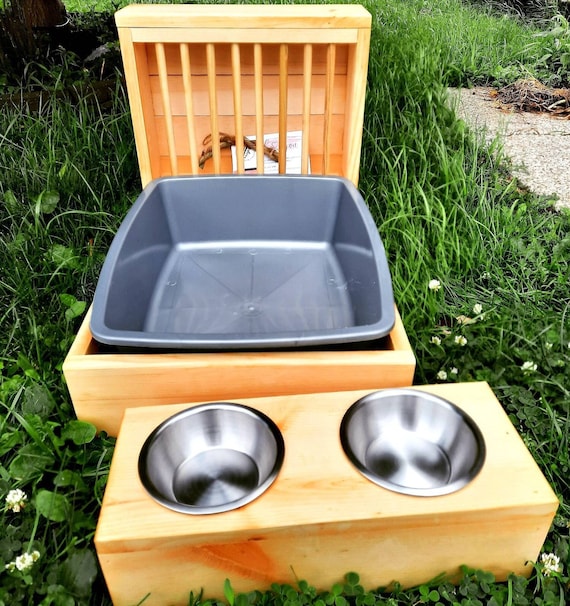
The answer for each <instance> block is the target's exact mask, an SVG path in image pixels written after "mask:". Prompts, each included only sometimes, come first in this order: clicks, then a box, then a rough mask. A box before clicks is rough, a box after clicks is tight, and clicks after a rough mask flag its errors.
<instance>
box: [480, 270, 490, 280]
mask: <svg viewBox="0 0 570 606" xmlns="http://www.w3.org/2000/svg"><path fill="white" fill-rule="evenodd" d="M481 278H483V280H490V279H491V274H490V273H489V272H488V271H484V272H483V273H482V274H481Z"/></svg>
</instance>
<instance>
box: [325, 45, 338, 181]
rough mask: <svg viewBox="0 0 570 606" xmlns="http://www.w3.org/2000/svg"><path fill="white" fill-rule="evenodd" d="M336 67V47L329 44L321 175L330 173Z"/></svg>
mask: <svg viewBox="0 0 570 606" xmlns="http://www.w3.org/2000/svg"><path fill="white" fill-rule="evenodd" d="M335 66H336V45H335V44H329V45H328V49H327V74H326V92H325V116H324V120H325V124H324V134H323V174H324V175H326V174H328V173H329V171H330V155H331V132H332V115H333V96H334V70H335Z"/></svg>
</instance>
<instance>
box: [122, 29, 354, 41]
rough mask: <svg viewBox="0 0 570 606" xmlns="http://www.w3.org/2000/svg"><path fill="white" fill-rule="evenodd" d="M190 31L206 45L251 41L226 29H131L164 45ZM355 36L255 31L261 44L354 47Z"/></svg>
mask: <svg viewBox="0 0 570 606" xmlns="http://www.w3.org/2000/svg"><path fill="white" fill-rule="evenodd" d="M189 31H191V36H192V41H193V42H200V43H205V44H209V43H212V44H220V43H226V44H227V43H230V44H234V43H236V44H247V43H248V42H251V30H250V29H249V28H245V29H244V30H241V31H240V30H228V29H227V28H223V27H221V28H212V29H198V28H189V29H185V28H172V29H167V28H148V29H145V28H141V29H133V30H132V32H133V41H134V42H155V41H156V40H160V42H162V43H163V44H168V43H173V44H181V43H182V42H187V41H188V32H189ZM357 35H358V30H356V29H340V30H336V31H335V30H327V29H323V30H319V29H290V30H284V29H281V30H279V29H278V30H271V29H270V30H266V31H264V30H259V31H257V32H256V35H255V38H256V41H257V42H259V43H261V44H310V43H312V42H319V43H321V44H331V43H336V42H338V43H341V44H354V43H355V42H356V38H357Z"/></svg>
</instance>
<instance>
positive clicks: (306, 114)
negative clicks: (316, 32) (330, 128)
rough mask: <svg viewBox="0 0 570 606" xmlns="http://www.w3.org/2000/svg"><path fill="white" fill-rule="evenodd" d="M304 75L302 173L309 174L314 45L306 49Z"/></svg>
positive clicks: (309, 45)
mask: <svg viewBox="0 0 570 606" xmlns="http://www.w3.org/2000/svg"><path fill="white" fill-rule="evenodd" d="M303 63H304V75H303V126H302V132H303V139H302V149H301V173H302V174H304V175H306V174H307V173H308V172H309V137H310V133H311V130H310V128H311V88H312V75H313V45H312V44H305V47H304V62H303Z"/></svg>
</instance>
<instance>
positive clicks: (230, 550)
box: [95, 383, 558, 606]
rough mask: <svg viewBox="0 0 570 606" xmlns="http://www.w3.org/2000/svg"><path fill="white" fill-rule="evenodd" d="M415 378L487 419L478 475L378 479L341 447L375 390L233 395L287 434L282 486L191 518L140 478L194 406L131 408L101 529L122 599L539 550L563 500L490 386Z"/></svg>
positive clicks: (506, 560)
mask: <svg viewBox="0 0 570 606" xmlns="http://www.w3.org/2000/svg"><path fill="white" fill-rule="evenodd" d="M418 389H422V390H425V391H429V392H432V393H434V394H437V395H439V396H441V397H444V398H446V399H448V400H449V401H451V402H454V403H455V404H456V405H458V406H459V407H460V408H462V409H463V410H464V411H465V412H467V414H469V415H470V416H471V417H472V418H473V420H474V421H475V422H476V423H477V424H478V425H479V428H480V429H481V431H482V433H483V436H484V439H485V442H486V449H487V457H486V460H485V464H484V467H483V469H482V470H481V472H480V473H479V475H478V476H477V477H476V478H475V479H474V480H473V481H472V482H471V483H470V484H468V485H467V486H466V487H464V488H463V489H462V490H460V491H458V492H456V493H453V494H450V495H446V496H439V497H431V498H429V497H411V496H405V495H401V494H397V493H394V492H391V491H388V490H385V489H383V488H380V487H378V486H376V485H375V484H373V483H371V482H370V481H368V480H366V479H365V478H363V477H362V476H361V475H360V474H359V473H358V472H357V471H356V470H355V469H354V468H353V467H352V466H351V464H350V463H349V462H348V459H347V458H346V457H345V455H344V452H343V451H342V449H341V446H340V440H339V435H338V431H339V425H340V421H341V419H342V417H343V415H344V413H345V411H346V410H347V409H348V408H349V407H350V405H351V404H352V403H353V402H355V401H356V400H357V399H358V398H360V397H362V396H363V395H365V394H366V393H369V391H355V392H337V393H322V394H313V395H298V396H284V397H271V398H260V399H248V400H237V401H241V402H243V403H245V404H248V405H249V406H252V407H254V408H256V409H257V410H260V411H262V412H265V413H266V414H268V415H269V416H270V417H271V418H272V419H273V420H274V421H275V422H276V424H277V425H278V427H279V428H280V430H281V432H282V433H283V437H284V440H285V460H284V464H283V467H282V469H281V472H280V474H279V475H278V477H277V479H276V481H275V482H274V484H273V485H272V486H271V487H270V488H269V489H268V491H267V492H265V493H264V494H263V495H261V496H260V497H259V498H258V499H257V500H255V501H253V502H251V503H250V504H248V505H246V506H244V507H242V508H241V509H237V510H233V511H229V512H226V513H221V514H213V515H203V516H191V515H185V514H181V513H176V512H173V511H171V510H169V509H166V508H165V507H162V506H161V505H159V504H157V503H156V502H155V501H153V500H152V499H151V498H150V497H149V496H148V495H147V494H146V492H145V490H144V488H143V487H142V485H141V483H140V480H139V478H138V475H137V471H136V470H137V460H138V454H139V451H140V448H141V446H142V444H143V442H144V440H145V439H146V437H147V435H148V434H149V433H150V432H151V430H153V429H154V428H155V427H156V426H157V425H158V424H159V423H160V422H162V421H163V420H164V419H166V418H168V417H169V416H171V415H172V414H174V413H176V412H178V411H180V410H182V409H185V408H187V407H188V404H180V405H176V406H162V407H151V408H146V409H142V408H139V409H129V410H127V411H126V413H125V418H124V421H123V424H122V428H121V432H120V435H119V438H118V441H117V446H116V450H115V455H114V458H113V462H112V466H111V472H110V476H109V481H108V484H107V489H106V493H105V496H104V500H103V505H102V510H101V515H100V518H99V522H98V527H97V531H96V536H95V544H96V548H97V552H98V557H99V560H100V563H101V566H102V569H103V573H104V575H105V579H106V582H107V584H108V587H109V591H110V593H111V596H112V599H113V603H114V604H115V606H123V605H125V606H126V605H130V604H135V603H138V600H140V599H142V598H143V597H144V596H146V595H147V594H150V595H149V597H148V600H147V601H145V604H148V605H149V606H153V605H155V604H156V605H161V606H162V605H163V604H171V605H172V606H174V605H182V604H187V600H188V595H189V592H190V591H191V590H192V591H194V592H195V593H196V592H199V591H200V589H204V592H205V597H207V596H209V597H214V596H217V597H221V596H222V594H223V583H224V580H225V579H226V578H229V579H230V580H231V583H232V586H233V587H234V589H235V591H238V592H241V591H248V590H252V589H254V588H255V589H263V588H266V587H268V586H269V585H270V584H271V583H272V582H282V583H285V582H286V583H291V584H295V582H296V579H305V580H307V581H308V582H309V583H311V584H314V585H315V586H316V587H317V588H319V589H328V588H330V586H331V584H332V583H334V582H337V581H339V580H341V579H342V577H343V575H344V574H345V573H346V572H348V571H356V572H358V573H359V574H360V576H361V580H362V583H363V585H364V586H365V587H368V588H373V587H377V586H379V585H387V584H389V583H390V582H392V581H394V580H398V581H399V582H401V583H402V584H404V585H406V586H409V585H414V584H417V583H421V582H425V581H427V580H429V579H431V578H433V577H435V576H436V575H438V574H440V573H442V572H445V573H447V574H449V575H454V574H456V573H457V571H458V567H459V566H460V565H462V564H466V565H468V566H472V567H478V568H482V569H485V570H490V571H492V572H493V573H495V575H496V576H497V578H498V579H500V580H503V579H505V578H506V576H507V575H508V574H509V573H510V572H514V573H517V574H525V573H528V572H529V570H530V566H529V565H528V564H527V562H529V561H536V558H537V556H538V554H539V551H540V549H541V546H542V544H543V541H544V538H545V536H546V534H547V531H548V529H549V526H550V524H551V521H552V519H553V517H554V514H555V511H556V508H557V505H558V501H557V498H556V496H555V494H554V493H553V492H552V490H551V488H550V486H549V485H548V483H547V482H546V480H545V478H544V477H543V475H542V474H541V472H540V470H539V469H538V467H537V465H536V463H535V462H534V460H533V458H532V456H531V455H530V453H529V452H528V450H527V449H526V447H525V445H524V443H523V442H522V440H521V438H520V437H519V435H518V434H517V432H516V431H515V429H514V427H513V425H512V424H511V422H510V420H509V419H508V417H507V416H506V414H505V413H504V411H503V410H502V408H501V406H500V404H499V402H498V401H497V400H496V398H495V396H494V394H493V392H492V391H491V389H490V388H489V386H488V385H487V384H486V383H468V384H447V385H437V386H425V387H421V388H418Z"/></svg>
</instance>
